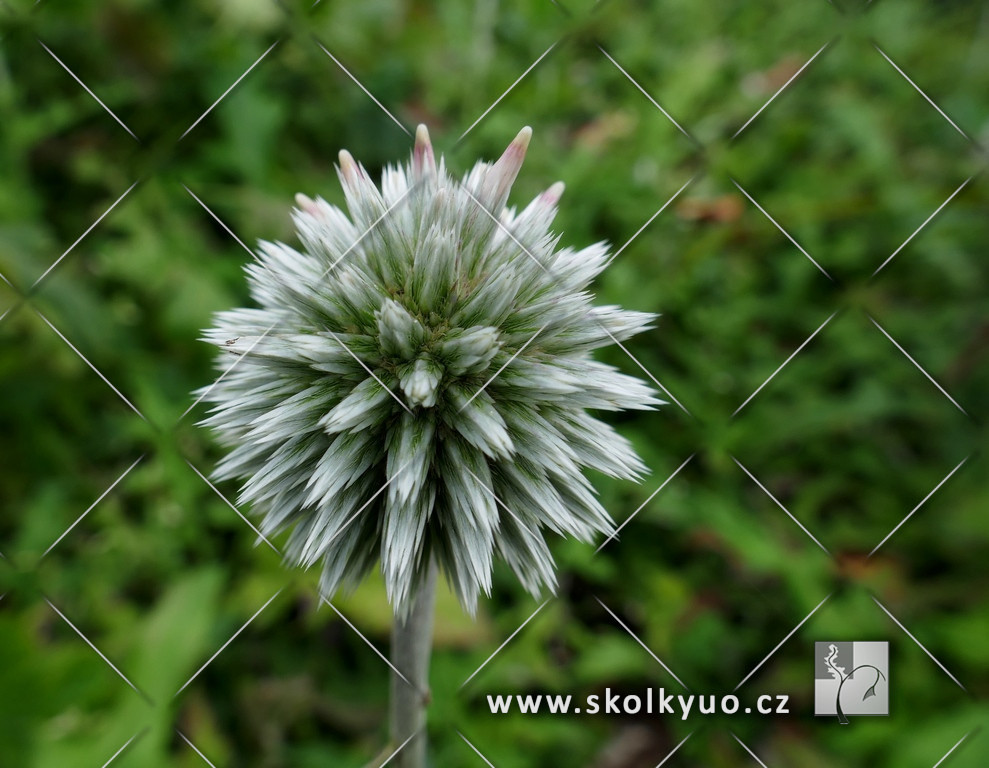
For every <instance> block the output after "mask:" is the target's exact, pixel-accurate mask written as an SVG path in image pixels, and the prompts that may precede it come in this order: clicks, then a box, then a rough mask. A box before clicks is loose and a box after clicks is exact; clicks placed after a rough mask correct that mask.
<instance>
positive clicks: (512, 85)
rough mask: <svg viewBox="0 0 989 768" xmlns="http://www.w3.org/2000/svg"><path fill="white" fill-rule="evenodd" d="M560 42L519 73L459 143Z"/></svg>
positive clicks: (472, 124)
mask: <svg viewBox="0 0 989 768" xmlns="http://www.w3.org/2000/svg"><path fill="white" fill-rule="evenodd" d="M559 44H560V41H559V40H557V41H556V42H555V43H553V44H552V45H551V46H550V47H549V48H547V49H546V50H545V51H543V52H542V53H541V54H540V55H539V58H538V59H536V60H535V61H534V62H532V64H530V65H529V68H528V69H526V70H525V72H523V73H522V74H521V75H519V76H518V79H517V80H516V81H515V82H514V83H512V84H511V85H510V86H508V88H507V89H506V90H505V92H504V93H503V94H501V96H499V97H498V98H497V99H495V100H494V103H492V104H491V106H490V107H488V108H487V109H486V110H484V112H482V113H481V116H480V117H479V118H477V120H475V121H474V122H473V123H471V124H470V127H469V128H468V129H467V130H466V131H464V132H463V133H462V134H460V138H459V139H457V143H458V144H459V143H460V142H461V141H463V140H464V137H465V136H467V134H468V133H470V132H471V131H473V130H474V128H476V127H477V124H478V123H480V122H481V121H482V120H483V119H484V118H485V117H486V116H487V114H488V112H490V111H491V110H492V109H494V108H495V107H497V106H498V104H500V103H501V100H502V99H504V98H505V97H506V96H507V95H508V94H509V93H511V92H512V90H513V89H514V88H515V86H516V85H518V84H519V83H521V82H522V80H523V78H525V77H526V76H527V75H528V74H529V73H530V72H531V71H532V70H533V69H534V68H535V67H536V65H537V64H539V62H540V61H542V60H543V59H545V58H546V57H547V56H548V55H549V52H550V51H552V50H553V49H554V48H556V46H557V45H559Z"/></svg>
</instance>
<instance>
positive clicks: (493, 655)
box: [460, 598, 550, 743]
mask: <svg viewBox="0 0 989 768" xmlns="http://www.w3.org/2000/svg"><path fill="white" fill-rule="evenodd" d="M549 601H550V598H547V599H546V600H543V602H542V603H540V604H539V607H538V608H536V610H534V611H533V612H532V613H531V614H529V618H527V619H526V620H525V621H523V622H522V623H521V624H520V625H519V627H518V629H516V630H515V631H514V632H512V634H510V635H509V636H508V637H507V638H506V639H505V641H504V642H503V643H502V644H501V645H499V646H498V647H497V648H495V651H494V653H492V654H491V655H490V656H488V658H486V659H485V660H484V661H483V662H482V663H481V666H479V667H478V668H477V669H475V670H474V671H473V672H471V674H470V677H468V678H467V679H466V680H464V681H463V682H462V683H461V684H460V687H461V688H463V687H464V686H465V685H467V683H469V682H470V681H471V680H473V679H474V678H475V677H476V676H477V673H478V672H480V671H481V670H482V669H484V668H485V667H486V666H487V664H488V662H489V661H491V659H493V658H494V657H495V656H497V655H498V654H499V653H501V649H502V648H504V647H505V646H506V645H508V644H509V643H510V642H511V641H512V638H514V637H515V636H516V635H517V634H518V633H519V632H521V631H522V628H523V627H524V626H525V625H526V624H528V623H529V622H530V621H532V620H533V619H534V618H536V614H537V613H539V612H540V611H541V610H542V609H543V608H545V607H546V604H547V603H549ZM468 743H469V742H468Z"/></svg>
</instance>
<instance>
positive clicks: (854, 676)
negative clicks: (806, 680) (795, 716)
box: [814, 640, 889, 725]
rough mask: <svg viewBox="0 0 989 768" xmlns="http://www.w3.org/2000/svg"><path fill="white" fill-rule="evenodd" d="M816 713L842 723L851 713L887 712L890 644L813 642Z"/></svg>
mask: <svg viewBox="0 0 989 768" xmlns="http://www.w3.org/2000/svg"><path fill="white" fill-rule="evenodd" d="M814 714H815V715H820V716H832V717H835V716H837V718H838V721H839V722H840V723H842V724H843V725H844V724H847V723H848V719H847V716H848V715H852V716H858V715H888V714H889V643H888V642H885V641H858V640H857V641H854V642H848V641H834V642H818V643H814Z"/></svg>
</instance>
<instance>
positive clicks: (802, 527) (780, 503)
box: [731, 456, 833, 557]
mask: <svg viewBox="0 0 989 768" xmlns="http://www.w3.org/2000/svg"><path fill="white" fill-rule="evenodd" d="M731 460H732V461H734V462H735V463H736V464H738V466H739V468H740V469H741V470H742V471H743V472H744V473H745V474H747V475H748V476H749V479H750V480H752V482H753V483H755V484H756V485H758V486H759V487H760V488H761V489H762V492H763V493H765V494H766V495H767V496H768V497H769V498H771V499H772V500H773V501H774V502H775V503H776V506H777V507H779V508H780V509H782V510H783V511H784V512H786V515H787V517H789V518H790V519H791V520H792V521H793V522H795V523H796V524H797V526H799V528H800V530H801V531H803V532H804V533H806V534H807V535H808V536H809V537H810V540H811V541H813V542H814V543H815V544H817V546H819V547H820V548H821V549H822V550H823V551H824V552H825V553H827V554H828V555H831V550H829V549H828V548H827V547H825V546H824V545H823V544H822V543H821V542H820V541H818V540H817V537H816V536H815V535H814V534H813V533H811V532H810V531H809V530H807V527H806V526H805V525H804V524H803V523H801V522H800V521H799V520H798V519H797V518H796V517H794V516H793V514H792V513H791V512H790V510H788V509H787V508H786V507H784V506H783V503H782V502H781V501H780V500H779V499H777V498H776V497H775V496H773V494H772V493H771V492H770V491H769V489H768V488H766V486H764V485H763V484H762V483H760V482H759V480H758V478H757V477H756V476H755V475H753V474H752V473H751V472H749V470H748V469H746V468H745V466H744V465H743V464H742V462H740V461H739V460H738V459H736V458H735V457H734V456H732V457H731ZM831 556H832V557H833V555H831Z"/></svg>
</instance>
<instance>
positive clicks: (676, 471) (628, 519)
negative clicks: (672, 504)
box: [594, 453, 697, 555]
mask: <svg viewBox="0 0 989 768" xmlns="http://www.w3.org/2000/svg"><path fill="white" fill-rule="evenodd" d="M696 455H697V454H696V453H692V454H690V455H689V456H688V457H687V458H686V459H684V460H683V463H682V464H681V465H680V466H679V467H677V468H676V469H674V470H673V474H672V475H670V476H669V477H667V478H666V479H665V480H664V481H663V482H662V483H661V484H660V486H659V487H658V488H657V489H656V490H655V491H653V492H652V493H650V494H649V497H648V498H647V499H646V500H645V501H643V502H642V503H641V504H640V505H639V506H638V508H637V509H636V510H635V511H634V512H633V513H632V514H631V515H629V516H628V517H626V518H625V519H624V520H623V521H622V524H621V525H619V526H618V527H617V528H615V530H614V531H612V532H611V533H610V534H609V535H608V538H606V539H605V540H604V541H602V542H601V544H600V545H599V546H598V548H597V549H595V550H594V554H595V555H596V554H597V553H598V552H600V551H601V550H602V549H604V548H605V545H607V544H608V542H609V541H612V540H613V539H616V538H618V534H619V533H620V532H621V530H622V528H624V527H625V526H626V525H628V524H629V523H630V522H632V518H634V517H635V516H636V515H637V514H639V512H641V511H642V508H643V507H645V506H646V504H648V503H649V502H650V501H652V500H653V498H654V497H655V496H656V494H657V493H659V492H660V491H661V490H663V489H664V488H665V487H666V485H667V483H669V482H670V480H672V479H673V478H674V477H676V476H677V475H678V474H680V470H681V469H683V468H684V467H685V466H687V465H688V464H689V463H690V460H691V459H693V458H694V456H696Z"/></svg>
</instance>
